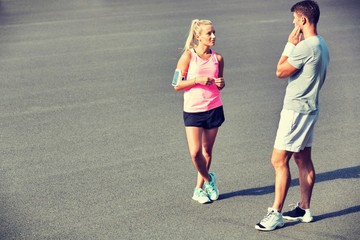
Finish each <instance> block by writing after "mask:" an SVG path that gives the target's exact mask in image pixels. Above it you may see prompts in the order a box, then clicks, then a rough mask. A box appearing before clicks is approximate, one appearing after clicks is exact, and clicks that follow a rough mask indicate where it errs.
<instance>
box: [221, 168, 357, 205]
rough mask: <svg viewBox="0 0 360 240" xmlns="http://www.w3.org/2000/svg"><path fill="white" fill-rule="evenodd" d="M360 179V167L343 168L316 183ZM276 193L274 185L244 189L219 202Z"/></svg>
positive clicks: (295, 182)
mask: <svg viewBox="0 0 360 240" xmlns="http://www.w3.org/2000/svg"><path fill="white" fill-rule="evenodd" d="M346 178H360V165H359V166H355V167H349V168H343V169H338V170H334V171H331V172H326V173H318V174H316V183H319V182H325V181H330V180H335V179H346ZM294 186H299V179H298V178H297V179H293V180H292V181H291V187H294ZM273 192H274V185H270V186H265V187H258V188H250V189H244V190H240V191H236V192H229V193H224V194H221V195H220V196H219V200H224V199H227V198H232V197H236V196H258V195H265V194H270V193H273Z"/></svg>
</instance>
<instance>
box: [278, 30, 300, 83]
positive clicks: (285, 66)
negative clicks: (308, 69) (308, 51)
mask: <svg viewBox="0 0 360 240" xmlns="http://www.w3.org/2000/svg"><path fill="white" fill-rule="evenodd" d="M301 37H302V36H301V32H300V27H299V26H295V28H294V29H293V30H292V32H291V33H290V35H289V38H288V43H287V44H286V46H285V49H284V51H283V53H282V55H281V57H280V59H279V62H278V64H277V67H276V76H277V77H278V78H288V77H290V76H292V75H293V74H295V73H296V72H297V71H298V70H299V69H297V68H295V67H294V66H293V65H291V64H290V63H289V62H288V61H287V59H288V58H289V55H290V54H291V52H292V51H293V49H294V48H295V46H296V45H297V44H298V43H299V42H300V41H301Z"/></svg>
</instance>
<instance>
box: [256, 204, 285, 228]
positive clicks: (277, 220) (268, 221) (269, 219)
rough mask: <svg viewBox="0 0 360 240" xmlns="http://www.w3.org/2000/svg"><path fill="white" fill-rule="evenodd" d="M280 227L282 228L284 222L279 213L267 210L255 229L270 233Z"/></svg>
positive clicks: (270, 209)
mask: <svg viewBox="0 0 360 240" xmlns="http://www.w3.org/2000/svg"><path fill="white" fill-rule="evenodd" d="M282 226H284V220H283V217H282V215H281V213H279V212H278V211H277V210H275V209H273V208H268V213H267V215H266V216H265V217H264V218H263V219H262V220H261V221H260V222H259V223H258V224H256V225H255V229H257V230H260V231H271V230H274V229H275V228H278V227H282Z"/></svg>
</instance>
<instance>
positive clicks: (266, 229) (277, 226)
mask: <svg viewBox="0 0 360 240" xmlns="http://www.w3.org/2000/svg"><path fill="white" fill-rule="evenodd" d="M284 225H285V223H280V224H278V225H276V226H275V227H274V228H260V227H259V226H258V225H255V229H256V230H259V231H273V230H275V229H277V228H282V227H283V226H284Z"/></svg>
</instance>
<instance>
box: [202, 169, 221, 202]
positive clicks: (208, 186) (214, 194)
mask: <svg viewBox="0 0 360 240" xmlns="http://www.w3.org/2000/svg"><path fill="white" fill-rule="evenodd" d="M209 175H210V178H211V181H210V182H208V183H204V187H205V192H206V193H207V195H208V196H209V198H210V199H211V200H212V201H215V200H217V199H218V198H219V189H218V188H217V186H216V176H215V173H213V172H211V173H209Z"/></svg>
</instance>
